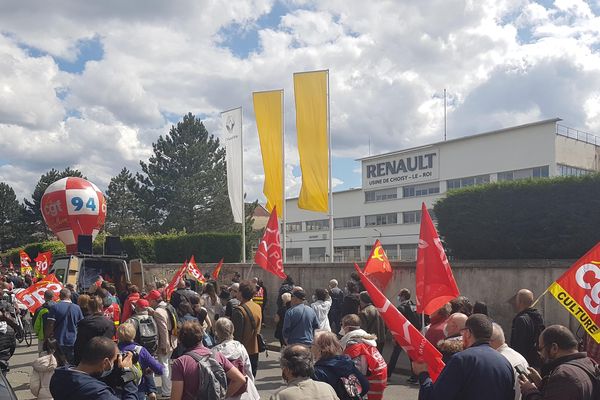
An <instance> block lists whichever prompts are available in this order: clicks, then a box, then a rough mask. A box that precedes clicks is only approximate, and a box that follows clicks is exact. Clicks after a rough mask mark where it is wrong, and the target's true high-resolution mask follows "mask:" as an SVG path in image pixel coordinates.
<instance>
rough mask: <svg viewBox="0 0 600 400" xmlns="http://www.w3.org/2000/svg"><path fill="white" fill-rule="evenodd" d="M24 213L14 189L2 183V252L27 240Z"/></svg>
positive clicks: (0, 209)
mask: <svg viewBox="0 0 600 400" xmlns="http://www.w3.org/2000/svg"><path fill="white" fill-rule="evenodd" d="M23 211H24V209H23V206H22V205H21V204H20V203H19V201H18V200H17V196H16V194H15V191H14V190H13V188H12V187H10V186H9V185H7V184H6V183H4V182H0V251H3V250H6V249H9V248H12V247H16V246H18V245H20V244H22V243H23V241H24V240H25V237H26V236H27V235H26V232H25V229H24V228H25V227H24V226H23V218H22V217H23Z"/></svg>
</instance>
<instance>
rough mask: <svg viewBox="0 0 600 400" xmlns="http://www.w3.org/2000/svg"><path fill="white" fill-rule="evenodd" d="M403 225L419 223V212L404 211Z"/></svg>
mask: <svg viewBox="0 0 600 400" xmlns="http://www.w3.org/2000/svg"><path fill="white" fill-rule="evenodd" d="M402 223H403V224H419V223H421V210H416V211H405V212H403V213H402Z"/></svg>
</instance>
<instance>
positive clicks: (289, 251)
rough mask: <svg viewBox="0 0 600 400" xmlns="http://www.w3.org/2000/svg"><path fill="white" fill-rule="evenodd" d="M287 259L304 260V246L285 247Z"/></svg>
mask: <svg viewBox="0 0 600 400" xmlns="http://www.w3.org/2000/svg"><path fill="white" fill-rule="evenodd" d="M285 260H286V261H287V262H302V248H298V249H294V248H289V247H288V248H286V249H285Z"/></svg>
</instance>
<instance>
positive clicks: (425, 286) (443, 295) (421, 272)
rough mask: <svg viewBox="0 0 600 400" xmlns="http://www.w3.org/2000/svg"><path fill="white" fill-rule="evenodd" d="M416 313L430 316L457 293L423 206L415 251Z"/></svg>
mask: <svg viewBox="0 0 600 400" xmlns="http://www.w3.org/2000/svg"><path fill="white" fill-rule="evenodd" d="M416 275H417V284H416V286H417V290H416V292H417V312H419V313H424V314H427V315H431V314H432V313H433V312H434V311H435V310H437V309H438V308H440V307H441V306H443V305H444V304H446V303H447V302H449V301H450V300H452V299H454V298H456V297H457V296H458V295H459V294H460V293H459V291H458V287H457V286H456V281H455V280H454V276H453V275H452V270H451V269H450V264H449V263H448V258H446V252H445V251H444V247H443V246H442V242H441V240H440V238H439V237H438V234H437V231H436V230H435V226H433V221H431V217H430V216H429V212H427V207H425V203H422V206H421V232H420V234H419V248H418V249H417V271H416Z"/></svg>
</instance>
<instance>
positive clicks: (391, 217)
mask: <svg viewBox="0 0 600 400" xmlns="http://www.w3.org/2000/svg"><path fill="white" fill-rule="evenodd" d="M428 211H429V214H430V215H431V218H432V219H434V220H435V214H434V213H433V210H428ZM400 218H401V220H400ZM399 223H402V224H419V223H421V210H415V211H404V212H401V213H397V212H394V213H387V214H375V215H365V226H381V225H396V224H399ZM305 224H306V231H307V232H314V231H325V230H328V229H329V220H328V219H317V220H312V221H306V222H305ZM360 227H361V223H360V216H357V217H344V218H334V219H333V229H351V228H360ZM286 231H287V232H302V222H288V223H287V224H286Z"/></svg>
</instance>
